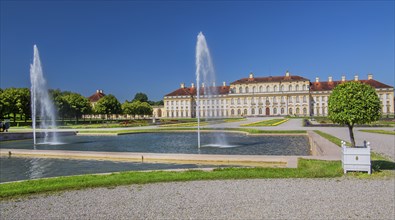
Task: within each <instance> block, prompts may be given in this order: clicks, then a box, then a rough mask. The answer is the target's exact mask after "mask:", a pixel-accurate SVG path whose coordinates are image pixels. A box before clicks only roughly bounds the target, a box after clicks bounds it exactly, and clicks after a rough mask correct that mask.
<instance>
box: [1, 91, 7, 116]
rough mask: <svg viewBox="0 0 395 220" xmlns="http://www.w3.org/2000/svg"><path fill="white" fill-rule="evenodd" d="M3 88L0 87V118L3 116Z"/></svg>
mask: <svg viewBox="0 0 395 220" xmlns="http://www.w3.org/2000/svg"><path fill="white" fill-rule="evenodd" d="M3 92H4V91H3V89H1V88H0V119H3V118H4V114H5V107H6V106H5V104H4V101H3Z"/></svg>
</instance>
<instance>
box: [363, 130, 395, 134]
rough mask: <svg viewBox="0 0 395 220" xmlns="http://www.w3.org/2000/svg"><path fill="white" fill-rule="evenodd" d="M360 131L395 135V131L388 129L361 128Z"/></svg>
mask: <svg viewBox="0 0 395 220" xmlns="http://www.w3.org/2000/svg"><path fill="white" fill-rule="evenodd" d="M359 131H362V132H368V133H377V134H389V135H395V131H386V130H359Z"/></svg>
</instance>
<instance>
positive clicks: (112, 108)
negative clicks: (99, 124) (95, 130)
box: [94, 94, 122, 115]
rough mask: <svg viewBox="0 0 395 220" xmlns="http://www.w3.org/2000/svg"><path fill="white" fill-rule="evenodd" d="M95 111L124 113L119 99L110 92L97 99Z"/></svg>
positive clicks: (99, 112) (100, 112)
mask: <svg viewBox="0 0 395 220" xmlns="http://www.w3.org/2000/svg"><path fill="white" fill-rule="evenodd" d="M94 111H95V112H96V113H97V114H106V115H111V114H120V113H122V107H121V103H119V101H118V99H117V98H115V96H113V95H111V94H109V95H106V96H104V97H103V98H101V99H100V100H99V101H97V103H96V104H95V108H94Z"/></svg>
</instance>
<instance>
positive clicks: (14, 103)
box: [0, 88, 19, 122]
mask: <svg viewBox="0 0 395 220" xmlns="http://www.w3.org/2000/svg"><path fill="white" fill-rule="evenodd" d="M18 99H19V92H18V89H17V88H7V89H5V90H4V91H3V92H2V93H1V97H0V100H1V102H2V111H3V113H4V115H9V114H13V116H14V122H15V121H16V114H17V113H18V112H19V108H18Z"/></svg>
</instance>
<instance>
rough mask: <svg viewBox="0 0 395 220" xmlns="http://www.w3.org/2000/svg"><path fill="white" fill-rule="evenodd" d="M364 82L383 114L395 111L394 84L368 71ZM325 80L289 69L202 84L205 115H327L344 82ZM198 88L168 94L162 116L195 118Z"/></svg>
mask: <svg viewBox="0 0 395 220" xmlns="http://www.w3.org/2000/svg"><path fill="white" fill-rule="evenodd" d="M353 80H355V81H360V82H362V83H366V84H368V85H370V86H372V87H374V88H375V89H376V91H377V94H378V95H379V97H380V100H381V102H382V111H383V115H388V114H394V87H392V86H388V85H386V84H384V83H381V82H378V81H376V80H374V79H373V75H372V74H368V79H367V80H360V79H359V78H358V76H357V75H355V76H354V79H353ZM346 81H347V80H346V78H345V76H342V79H341V80H340V81H333V79H332V77H328V81H324V82H321V81H320V79H319V78H318V77H317V78H316V79H315V82H311V81H310V80H309V79H306V78H304V77H301V76H296V75H291V74H290V73H289V72H288V71H287V72H286V73H285V75H283V76H267V77H254V74H253V73H250V74H249V77H248V78H242V79H239V80H236V81H234V82H232V83H230V85H226V83H225V82H223V84H222V85H221V86H216V85H215V84H214V83H213V85H204V84H202V85H201V88H200V100H199V102H200V109H199V110H200V116H201V117H243V116H249V117H255V116H286V115H292V116H327V115H328V98H329V95H330V94H331V91H332V89H333V88H334V87H335V86H336V85H338V84H340V83H343V82H346ZM196 94H197V89H196V87H195V85H194V84H193V83H192V84H191V87H186V86H185V84H184V83H181V86H180V88H179V89H177V90H175V91H173V92H171V93H169V94H167V95H165V96H164V108H163V111H162V117H168V118H194V117H196V111H197V106H196V102H197V97H196Z"/></svg>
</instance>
